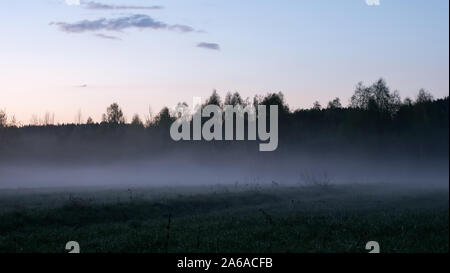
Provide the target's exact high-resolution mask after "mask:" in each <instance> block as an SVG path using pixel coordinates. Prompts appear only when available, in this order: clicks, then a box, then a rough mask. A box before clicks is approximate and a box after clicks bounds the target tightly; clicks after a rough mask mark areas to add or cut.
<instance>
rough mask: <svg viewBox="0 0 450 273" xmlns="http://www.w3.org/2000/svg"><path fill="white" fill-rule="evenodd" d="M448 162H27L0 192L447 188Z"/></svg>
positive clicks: (184, 157)
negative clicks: (326, 186) (371, 185)
mask: <svg viewBox="0 0 450 273" xmlns="http://www.w3.org/2000/svg"><path fill="white" fill-rule="evenodd" d="M448 181H449V171H448V158H426V159H422V160H417V159H410V158H408V157H407V156H395V157H393V156H390V157H389V159H388V160H387V159H385V158H380V157H378V158H373V157H368V156H363V155H359V156H356V155H346V154H339V155H334V156H332V155H330V154H327V155H324V156H321V155H314V156H308V155H306V154H305V155H303V156H302V155H301V154H298V155H297V154H296V155H287V154H284V153H282V154H280V153H276V154H270V153H257V154H256V156H255V154H252V156H247V157H246V156H245V155H243V154H230V155H226V154H225V155H224V154H211V156H210V157H208V156H205V155H202V156H200V158H199V157H195V156H192V155H190V154H171V155H170V156H169V155H168V156H162V157H158V158H147V159H139V160H136V159H134V158H130V159H123V158H121V159H120V160H116V161H105V162H101V161H86V162H83V161H80V160H73V161H70V160H61V162H58V161H57V160H55V161H44V160H43V161H29V160H22V161H21V160H15V161H13V162H2V163H1V164H0V189H20V188H47V187H73V186H76V187H89V186H92V187H94V186H123V187H131V186H152V187H153V186H178V185H183V186H189V185H218V184H225V185H226V184H230V185H236V184H240V185H265V184H269V185H271V184H277V185H308V184H311V183H327V184H355V183H356V184H368V183H383V184H384V183H390V184H398V185H403V186H414V187H416V186H426V187H446V188H448Z"/></svg>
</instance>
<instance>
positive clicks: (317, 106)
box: [312, 101, 322, 110]
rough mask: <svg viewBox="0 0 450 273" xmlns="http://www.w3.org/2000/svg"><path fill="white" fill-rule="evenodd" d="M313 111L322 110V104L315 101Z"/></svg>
mask: <svg viewBox="0 0 450 273" xmlns="http://www.w3.org/2000/svg"><path fill="white" fill-rule="evenodd" d="M312 109H313V110H320V109H322V105H320V102H318V101H315V102H314V104H313V107H312Z"/></svg>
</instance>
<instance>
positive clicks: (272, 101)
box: [255, 92, 289, 115]
mask: <svg viewBox="0 0 450 273" xmlns="http://www.w3.org/2000/svg"><path fill="white" fill-rule="evenodd" d="M255 98H258V97H255ZM259 104H261V105H278V112H279V113H280V114H281V115H285V114H288V113H289V106H288V105H287V104H286V101H285V99H284V94H283V93H281V92H278V93H269V94H267V95H266V96H265V97H264V98H263V99H262V101H261V102H259Z"/></svg>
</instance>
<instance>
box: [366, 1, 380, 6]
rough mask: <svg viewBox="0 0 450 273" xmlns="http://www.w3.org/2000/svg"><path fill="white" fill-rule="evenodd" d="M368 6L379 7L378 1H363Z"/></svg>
mask: <svg viewBox="0 0 450 273" xmlns="http://www.w3.org/2000/svg"><path fill="white" fill-rule="evenodd" d="M365 1H366V4H367V5H368V6H379V5H380V0H365Z"/></svg>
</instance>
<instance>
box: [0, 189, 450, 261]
mask: <svg viewBox="0 0 450 273" xmlns="http://www.w3.org/2000/svg"><path fill="white" fill-rule="evenodd" d="M68 241H77V242H78V243H79V244H80V248H81V252H82V253H91V252H94V253H95V252H113V253H117V252H119V253H230V252H233V253H244V252H250V253H311V252H321V253H336V252H357V253H358V252H367V250H366V249H365V244H366V243H367V242H368V241H377V242H379V244H380V247H381V252H384V253H386V252H388V253H392V252H394V253H411V252H412V253H414V252H448V251H449V194H448V188H446V189H442V188H441V189H439V188H434V189H431V188H428V189H426V188H424V187H422V188H405V187H398V186H392V185H387V184H385V185H383V184H373V185H358V184H353V185H308V186H303V185H302V186H299V185H291V186H288V185H278V184H276V183H273V184H272V185H258V184H256V185H249V184H246V185H240V184H239V183H236V184H234V185H214V186H186V187H176V188H175V187H142V186H140V187H127V188H121V187H115V188H106V187H103V188H102V187H95V188H94V187H92V188H52V189H45V188H43V189H21V190H20V189H19V190H7V189H3V190H0V252H2V253H5V252H14V253H15V252H21V253H29V252H42V253H64V252H67V251H66V250H65V244H66V242H68Z"/></svg>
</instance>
